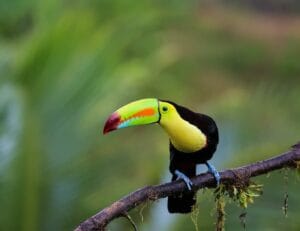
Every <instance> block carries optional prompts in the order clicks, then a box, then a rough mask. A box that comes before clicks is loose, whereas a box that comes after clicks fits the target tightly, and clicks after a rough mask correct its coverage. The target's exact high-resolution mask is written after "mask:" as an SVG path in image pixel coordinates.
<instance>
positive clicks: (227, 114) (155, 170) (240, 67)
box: [0, 0, 300, 231]
mask: <svg viewBox="0 0 300 231" xmlns="http://www.w3.org/2000/svg"><path fill="white" fill-rule="evenodd" d="M293 3H294V2H290V4H291V7H290V8H293ZM257 4H258V3H256V4H255V6H256V7H255V8H259V4H258V5H257ZM270 4H271V3H270ZM271 9H272V8H271ZM284 12H285V14H284V15H282V14H278V13H274V12H268V13H266V14H262V13H258V12H256V11H255V10H249V9H248V8H240V7H237V6H231V5H228V4H218V3H217V2H216V3H215V4H208V3H207V2H198V1H177V0H172V1H168V2H162V1H131V0H130V1H121V0H116V1H107V0H104V1H99V0H89V1H82V0H77V1H72V2H71V1H53V0H51V1H50V0H45V1H42V2H39V1H33V0H30V1H28V0H27V1H25V0H15V1H9V2H7V1H0V51H1V52H0V76H1V79H0V204H1V209H0V230H24V231H33V230H45V231H46V230H71V229H72V228H74V227H76V226H77V225H78V224H79V223H80V222H81V221H82V220H84V219H85V218H87V217H89V216H90V215H92V214H94V213H95V212H97V211H98V210H99V209H101V208H103V207H104V206H107V205H109V204H110V203H111V202H113V201H114V200H117V199H118V198H120V197H122V196H124V195H125V194H128V193H129V192H131V191H133V190H135V189H137V188H139V187H143V186H145V185H148V184H158V183H160V182H161V181H167V180H169V176H167V167H168V145H167V143H168V141H167V137H166V135H165V134H163V132H162V131H161V130H160V129H158V128H154V127H151V126H150V127H142V128H139V127H137V128H134V129H128V130H126V129H125V130H124V131H123V130H121V131H119V132H116V133H112V134H110V135H108V136H102V135H101V129H102V126H103V123H104V121H105V119H106V118H107V116H108V115H109V114H110V113H111V112H112V111H113V110H114V109H116V108H117V107H119V106H121V105H122V104H125V103H128V102H130V101H132V100H135V99H139V98H144V97H158V98H163V99H169V100H172V101H175V102H177V103H179V104H182V105H186V106H188V107H190V108H192V109H194V110H197V111H201V112H204V113H207V114H210V115H211V116H213V117H214V118H215V119H216V121H217V123H218V125H219V127H220V135H221V142H220V145H219V149H218V152H217V153H216V155H215V157H214V159H213V161H212V162H214V163H215V164H216V165H217V166H218V167H219V169H224V168H227V167H235V166H239V165H242V164H247V163H249V162H253V161H256V160H261V159H263V158H266V157H270V156H272V155H274V154H278V153H280V152H282V151H284V150H287V149H288V148H289V146H290V145H292V144H294V143H295V142H297V141H298V140H299V137H300V136H299V131H300V123H299V121H298V120H299V118H300V109H299V105H300V79H299V78H300V65H299V58H300V42H299V41H300V40H299V38H300V33H299V26H300V15H297V11H296V13H295V11H292V12H293V14H289V12H290V11H284ZM156 127H158V126H156ZM257 181H258V182H259V183H262V184H264V185H265V187H264V195H263V196H261V197H260V198H259V199H258V200H257V201H256V202H255V203H254V204H253V205H250V206H249V208H248V209H247V216H246V226H247V228H249V230H283V229H286V230H299V228H300V222H299V220H298V219H297V218H298V217H299V215H300V213H299V210H300V207H299V202H300V201H299V200H300V199H299V196H298V195H299V192H300V187H299V179H297V178H296V177H294V173H293V172H290V173H289V177H288V182H285V180H284V173H280V172H279V173H273V174H271V176H269V177H267V178H266V177H265V176H263V177H259V178H258V179H257ZM286 190H287V192H288V193H289V208H288V217H287V218H285V217H284V215H283V214H282V211H281V207H282V206H283V201H284V192H285V191H286ZM213 208H214V203H213V195H212V193H211V192H210V191H206V192H205V193H204V194H203V193H201V192H200V193H199V217H198V226H199V229H200V230H212V229H214V228H213V227H214V222H215V217H214V209H213ZM140 209H141V208H139V209H135V210H134V211H132V213H131V215H132V216H133V218H134V219H135V220H136V222H137V223H138V226H139V227H140V228H141V230H194V229H195V227H194V224H193V222H192V220H191V217H190V216H189V215H188V216H182V215H169V214H168V213H167V209H166V203H165V200H162V201H160V202H157V203H156V202H155V203H153V204H149V205H147V206H146V207H145V208H144V209H143V215H144V220H143V222H142V221H141V217H140ZM241 212H243V211H242V210H241V209H240V208H238V207H237V206H235V205H234V204H230V205H228V206H227V207H226V213H227V216H226V224H225V226H226V228H227V230H242V226H241V225H240V224H239V223H240V221H239V218H238V215H239V214H240V213H241ZM158 218H160V219H158ZM154 227H155V228H154ZM129 229H130V225H129V224H128V222H126V221H124V220H121V219H120V220H117V221H114V222H113V223H112V224H111V226H110V230H129Z"/></svg>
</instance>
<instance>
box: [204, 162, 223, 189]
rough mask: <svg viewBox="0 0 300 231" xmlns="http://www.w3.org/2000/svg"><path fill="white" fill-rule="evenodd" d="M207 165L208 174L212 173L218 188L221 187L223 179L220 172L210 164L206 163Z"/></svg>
mask: <svg viewBox="0 0 300 231" xmlns="http://www.w3.org/2000/svg"><path fill="white" fill-rule="evenodd" d="M205 165H206V166H207V168H208V172H210V173H211V174H212V175H213V176H214V178H215V179H216V182H217V186H219V184H220V179H221V177H220V174H219V172H218V171H217V169H216V168H215V167H214V166H213V165H211V164H210V163H208V162H205Z"/></svg>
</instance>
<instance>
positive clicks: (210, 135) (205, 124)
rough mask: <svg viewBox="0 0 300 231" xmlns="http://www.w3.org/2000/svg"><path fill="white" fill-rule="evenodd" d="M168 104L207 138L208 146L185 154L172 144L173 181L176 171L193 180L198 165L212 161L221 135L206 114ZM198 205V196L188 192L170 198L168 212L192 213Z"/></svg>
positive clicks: (170, 168)
mask: <svg viewBox="0 0 300 231" xmlns="http://www.w3.org/2000/svg"><path fill="white" fill-rule="evenodd" d="M165 102H168V103H170V104H172V105H174V107H175V108H176V110H177V112H178V114H179V115H180V116H181V118H182V119H184V120H186V121H188V122H189V123H191V124H193V125H194V126H196V127H197V128H199V129H200V130H201V131H202V133H203V134H204V135H205V136H206V139H207V143H206V146H205V147H204V148H202V149H200V150H198V151H196V152H192V153H184V152H181V151H179V150H177V149H176V148H175V147H174V146H173V144H172V143H171V142H170V146H169V150H170V166H169V170H170V172H171V173H172V181H174V180H176V179H177V176H176V175H175V173H174V172H175V170H179V171H180V172H182V173H184V174H185V175H186V176H187V177H189V178H191V177H193V176H195V175H196V165H197V164H204V163H206V162H207V161H208V160H210V159H211V158H212V156H213V154H214V152H215V151H216V148H217V145H218V142H219V135H218V128H217V125H216V123H215V122H214V120H213V119H212V118H211V117H209V116H207V115H204V114H200V113H195V112H193V111H191V110H189V109H187V108H185V107H183V106H180V105H177V104H175V103H173V102H170V101H165ZM195 203H196V195H195V192H194V191H186V192H184V193H183V194H182V195H180V196H169V197H168V210H169V212H170V213H189V212H191V211H192V207H193V205H194V204H195Z"/></svg>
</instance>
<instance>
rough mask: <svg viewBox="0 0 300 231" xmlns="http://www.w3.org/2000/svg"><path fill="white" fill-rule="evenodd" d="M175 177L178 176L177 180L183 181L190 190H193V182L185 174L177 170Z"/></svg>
mask: <svg viewBox="0 0 300 231" xmlns="http://www.w3.org/2000/svg"><path fill="white" fill-rule="evenodd" d="M174 173H175V175H176V176H177V180H179V179H182V180H183V181H184V182H185V184H186V186H187V187H188V189H189V190H192V186H193V182H192V181H191V179H190V178H188V177H187V176H186V175H185V174H184V173H182V172H180V171H179V170H175V172H174Z"/></svg>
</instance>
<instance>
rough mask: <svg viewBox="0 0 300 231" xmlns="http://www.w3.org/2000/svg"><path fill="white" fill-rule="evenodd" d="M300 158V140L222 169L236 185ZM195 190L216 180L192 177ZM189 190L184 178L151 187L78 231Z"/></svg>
mask: <svg viewBox="0 0 300 231" xmlns="http://www.w3.org/2000/svg"><path fill="white" fill-rule="evenodd" d="M299 161H300V143H298V144H296V145H294V146H293V147H292V149H291V150H289V151H287V152H285V153H282V154H281V155H279V156H276V157H273V158H271V159H267V160H263V161H259V162H256V163H253V164H250V165H246V166H243V167H239V168H235V169H229V170H225V171H223V172H220V175H221V183H224V184H233V185H234V184H236V183H240V182H241V181H245V182H248V181H249V179H250V178H251V177H255V176H259V175H263V174H266V173H268V172H271V171H274V170H277V169H282V168H297V167H299ZM192 181H193V183H194V186H195V187H194V190H199V189H201V188H205V187H207V188H213V187H215V186H216V185H215V181H214V178H213V177H212V175H211V174H208V173H205V174H200V175H198V176H196V177H194V178H192ZM185 190H186V186H185V184H184V182H183V181H181V180H179V181H174V182H170V183H166V184H161V185H156V186H147V187H144V188H142V189H139V190H137V191H135V192H133V193H131V194H129V195H128V196H126V197H124V198H122V199H120V200H118V201H116V202H114V203H113V204H111V205H110V206H108V207H106V208H105V209H103V210H101V211H99V212H98V213H97V214H95V215H94V216H92V217H90V218H88V219H87V220H85V221H84V222H82V223H81V224H80V225H79V226H78V227H77V228H76V229H75V231H102V230H105V227H106V226H107V225H108V223H109V222H111V221H112V220H114V219H116V218H118V217H122V216H124V214H127V212H128V211H130V210H131V209H133V208H135V207H137V206H138V205H140V204H142V203H145V202H147V201H149V200H150V201H155V200H158V199H160V198H164V197H167V196H170V195H174V194H180V193H182V192H183V191H185Z"/></svg>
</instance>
